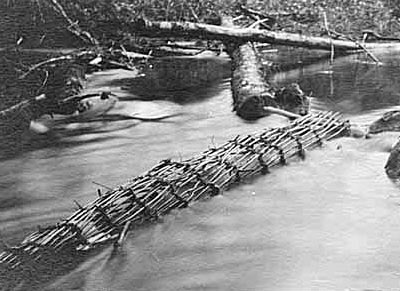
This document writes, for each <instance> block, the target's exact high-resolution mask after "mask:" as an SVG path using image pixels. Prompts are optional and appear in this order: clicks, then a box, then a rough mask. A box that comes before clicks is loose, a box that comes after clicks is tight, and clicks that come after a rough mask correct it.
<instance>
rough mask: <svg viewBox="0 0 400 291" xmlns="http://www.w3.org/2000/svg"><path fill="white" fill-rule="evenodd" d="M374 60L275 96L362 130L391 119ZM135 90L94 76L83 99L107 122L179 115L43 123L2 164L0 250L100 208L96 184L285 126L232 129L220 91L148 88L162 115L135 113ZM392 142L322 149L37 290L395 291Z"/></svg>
mask: <svg viewBox="0 0 400 291" xmlns="http://www.w3.org/2000/svg"><path fill="white" fill-rule="evenodd" d="M378 56H379V57H380V58H381V59H382V61H383V64H382V65H381V66H376V65H374V64H372V63H370V62H368V60H367V59H366V58H365V57H364V56H351V57H343V58H338V59H337V60H336V61H335V63H334V64H333V66H330V65H329V64H328V63H327V62H325V61H323V62H319V63H317V64H314V65H310V66H307V67H303V68H299V69H296V70H292V71H289V72H285V73H278V74H275V75H273V76H271V82H274V83H276V84H279V85H284V84H288V83H291V82H299V83H300V86H301V87H302V88H303V89H304V91H305V92H306V93H311V95H312V96H313V98H312V108H313V110H334V111H340V112H342V113H343V114H344V117H345V118H347V119H350V120H351V121H352V122H354V123H356V124H360V125H361V126H363V125H368V124H369V123H370V122H372V121H373V120H375V119H377V118H379V117H380V116H381V115H382V114H383V113H384V112H386V111H387V110H391V109H398V108H399V105H400V84H399V82H398V80H399V79H400V62H399V61H398V59H399V54H397V55H396V54H393V53H392V54H378ZM227 74H228V75H229V71H228V72H227ZM222 75H223V74H222ZM132 79H133V77H132V75H130V73H128V72H124V71H121V70H113V71H107V72H99V73H95V74H93V75H91V76H90V77H89V80H88V90H89V91H90V90H93V91H95V90H111V91H112V92H114V93H116V94H117V95H118V96H119V99H120V101H119V103H118V105H117V106H116V107H115V108H114V109H112V110H111V111H110V112H109V114H114V115H115V116H117V114H119V115H118V116H121V115H124V114H125V115H129V114H138V115H140V116H150V117H151V116H159V115H164V114H178V115H177V116H174V117H172V118H170V119H167V120H165V121H163V122H141V121H136V120H124V119H123V118H120V119H118V118H114V119H112V120H111V119H110V120H99V121H96V122H93V121H80V122H66V123H60V124H51V122H50V121H49V124H50V125H49V126H53V128H51V129H50V130H51V133H47V134H46V137H45V138H44V137H43V136H39V135H38V136H34V137H29V139H28V141H27V144H28V145H27V146H26V147H27V149H26V150H24V151H22V152H21V153H19V154H17V155H13V156H9V157H6V158H4V159H2V160H1V161H0V237H1V239H2V240H3V241H5V242H7V243H8V244H10V245H12V244H16V243H18V242H19V241H20V240H21V239H23V237H25V236H26V235H27V234H29V233H30V232H32V231H34V230H35V229H36V226H37V225H50V224H53V223H55V222H57V221H59V220H60V219H62V218H65V217H68V216H69V215H70V214H71V213H72V212H73V211H74V208H75V207H76V206H75V204H74V202H73V201H74V200H76V201H79V203H80V204H85V203H88V202H89V201H92V200H93V199H95V198H96V195H97V194H96V190H97V188H99V187H100V188H101V186H98V185H96V184H95V183H100V184H104V185H106V186H109V187H114V186H116V185H118V184H121V183H124V182H125V181H127V180H128V179H129V178H131V177H134V176H136V175H139V174H141V173H143V172H145V171H146V170H148V169H149V168H150V167H152V166H153V165H155V164H156V163H157V162H158V161H160V160H162V159H166V158H173V159H182V158H183V159H184V158H187V157H190V156H192V155H194V154H196V153H198V152H201V151H203V150H205V149H206V148H207V147H208V146H209V145H213V144H216V145H217V144H221V143H223V142H224V141H226V140H227V139H229V138H232V137H234V136H236V135H237V134H248V133H251V132H255V131H258V130H261V129H264V128H266V127H273V126H278V125H284V124H286V123H287V121H286V120H285V119H284V118H282V117H279V116H270V117H266V118H263V119H260V120H258V121H256V122H251V123H250V122H245V121H243V120H241V119H240V118H239V117H237V116H236V115H235V114H234V113H233V112H232V106H231V105H232V100H231V99H232V97H231V91H230V83H229V79H226V78H222V77H221V78H220V79H219V80H218V81H216V82H214V83H212V84H211V83H210V84H207V85H203V86H202V87H200V88H198V89H186V90H181V91H179V92H177V91H175V92H171V91H168V92H163V91H157V92H152V88H148V91H147V92H146V93H147V95H148V94H150V95H151V94H154V95H155V96H156V95H157V98H159V97H160V96H163V95H164V94H165V96H166V100H162V101H160V100H153V101H143V100H138V99H140V98H141V95H143V92H137V91H135V87H134V86H129V84H130V82H131V81H132ZM127 86H128V87H127ZM147 98H148V97H147ZM398 135H399V134H397V133H383V134H380V135H376V136H373V137H372V138H371V139H354V138H340V139H335V140H333V141H330V142H328V143H325V144H324V146H323V147H322V148H317V149H315V150H313V151H310V152H307V157H306V159H305V160H304V161H294V162H291V163H289V165H287V166H285V167H281V168H277V169H274V170H272V171H271V173H270V174H269V175H266V176H262V177H259V178H257V179H255V180H252V181H251V182H248V183H245V184H242V185H238V186H237V187H235V188H233V189H232V190H229V191H227V192H225V193H223V195H220V196H217V197H215V198H213V199H211V200H207V201H204V202H198V203H196V204H194V205H192V206H191V207H189V208H187V209H183V210H179V211H174V212H172V213H171V214H169V215H168V216H166V217H164V218H163V219H162V221H161V222H159V223H155V224H152V225H149V226H147V227H144V228H140V229H137V230H134V231H132V232H130V233H129V235H128V237H127V239H126V241H125V244H124V245H123V247H122V249H120V250H119V251H118V252H115V251H113V249H112V247H106V248H105V249H103V250H101V252H100V253H97V254H95V255H93V256H90V257H89V258H88V259H87V260H85V261H84V262H83V263H81V264H80V265H79V266H78V267H77V268H75V269H74V270H73V271H72V272H70V273H68V274H65V275H63V276H61V277H58V278H55V279H54V280H53V281H51V282H49V284H46V285H45V286H42V287H41V290H54V291H55V290H60V291H61V290H63V291H64V290H65V291H70V290H71V291H72V290H82V291H83V290H85V291H106V290H107V291H126V290H137V291H150V290H151V291H154V290H165V291H169V290H170V291H178V290H271V291H286V290H287V291H290V290H293V291H294V290H399V289H400V248H399V244H400V206H399V203H400V188H399V187H398V185H396V184H395V183H393V182H392V181H391V180H389V179H388V178H387V177H386V175H385V172H384V169H383V167H384V165H385V162H386V160H387V157H388V150H389V148H390V146H391V144H393V143H394V142H395V141H396V140H397V138H398ZM93 182H95V183H93ZM0 284H1V283H0ZM32 287H33V286H32Z"/></svg>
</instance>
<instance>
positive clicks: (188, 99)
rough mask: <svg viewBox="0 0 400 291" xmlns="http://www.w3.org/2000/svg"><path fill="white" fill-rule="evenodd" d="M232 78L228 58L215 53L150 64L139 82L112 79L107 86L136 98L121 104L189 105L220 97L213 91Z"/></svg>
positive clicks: (150, 62) (142, 72) (162, 59)
mask: <svg viewBox="0 0 400 291" xmlns="http://www.w3.org/2000/svg"><path fill="white" fill-rule="evenodd" d="M229 77H230V61H229V58H228V57H227V56H225V57H218V56H216V55H215V54H214V53H212V54H211V55H209V54H208V55H206V56H201V55H199V56H194V57H165V58H159V59H154V60H150V61H149V62H148V63H147V64H145V65H144V67H143V69H142V71H141V74H140V75H139V76H137V77H136V78H119V79H113V80H111V81H110V83H109V84H108V85H109V86H111V87H122V89H123V90H125V91H127V92H129V93H131V94H133V95H134V96H130V97H123V98H122V99H121V100H126V101H127V100H147V101H151V100H159V99H163V100H169V101H173V102H177V103H180V104H186V103H192V102H198V101H201V100H203V99H204V98H207V97H210V96H213V95H214V94H210V93H215V94H218V92H210V90H214V91H216V90H217V88H218V86H217V85H218V84H219V83H220V82H221V80H223V79H226V78H229Z"/></svg>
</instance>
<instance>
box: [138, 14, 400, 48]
mask: <svg viewBox="0 0 400 291" xmlns="http://www.w3.org/2000/svg"><path fill="white" fill-rule="evenodd" d="M132 30H134V31H135V32H137V33H140V34H142V35H147V36H161V35H162V36H171V37H188V36H189V37H191V38H202V39H214V40H222V41H236V42H248V41H250V42H260V43H272V44H278V45H287V46H296V47H307V48H312V49H322V50H329V51H330V50H331V47H332V44H333V46H334V48H335V51H349V52H350V51H360V49H361V48H360V45H359V44H358V43H356V42H353V41H350V40H338V39H330V38H327V37H316V36H306V35H302V34H295V33H288V32H277V31H268V30H259V29H250V28H232V27H224V26H217V25H209V24H201V23H192V22H166V21H161V22H150V21H147V20H143V19H139V20H137V21H135V22H134V23H133V25H132ZM399 47H400V43H399V42H386V43H382V42H381V43H378V42H376V43H374V42H371V43H366V44H365V48H366V49H368V50H373V49H389V48H399Z"/></svg>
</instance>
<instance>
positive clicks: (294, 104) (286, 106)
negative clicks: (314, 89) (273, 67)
mask: <svg viewBox="0 0 400 291" xmlns="http://www.w3.org/2000/svg"><path fill="white" fill-rule="evenodd" d="M226 46H227V51H228V53H229V55H230V57H231V59H232V62H231V69H232V73H231V89H232V97H233V111H236V113H237V114H238V115H239V116H240V117H242V118H244V119H247V120H254V119H257V118H260V117H263V116H266V115H269V114H271V113H277V112H278V111H275V112H274V111H273V110H271V108H272V107H273V108H278V109H281V110H280V111H279V114H280V113H282V110H284V111H287V113H286V116H288V117H289V118H295V116H298V115H305V114H307V113H308V110H309V100H308V98H307V97H306V96H305V94H304V93H303V91H302V90H301V89H300V87H299V86H298V85H297V84H291V85H289V86H287V87H284V88H281V89H279V90H277V89H275V88H273V87H272V86H271V84H269V83H268V82H267V80H266V78H265V76H264V73H265V70H263V68H262V65H261V62H260V60H259V58H258V55H257V52H256V49H255V48H254V46H253V44H252V43H245V44H236V43H232V44H226ZM267 71H269V70H267ZM291 113H292V114H291Z"/></svg>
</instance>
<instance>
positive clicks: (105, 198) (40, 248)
mask: <svg viewBox="0 0 400 291" xmlns="http://www.w3.org/2000/svg"><path fill="white" fill-rule="evenodd" d="M348 132H349V123H348V122H345V121H343V120H341V119H340V116H339V114H336V113H331V112H320V113H318V114H315V115H307V116H305V117H302V118H298V119H297V120H295V121H294V122H292V123H291V124H290V125H289V126H286V127H282V128H274V129H267V130H265V131H263V132H261V133H258V134H254V135H245V136H237V137H235V138H234V139H232V140H230V141H228V142H226V143H225V144H223V145H222V146H220V147H217V148H210V149H208V150H206V151H205V152H203V153H201V154H200V155H197V156H195V157H193V158H190V159H187V160H184V161H171V160H163V161H161V162H160V163H159V164H158V165H156V166H155V167H153V168H152V169H150V170H149V171H148V172H146V173H145V174H143V175H141V176H138V177H136V178H134V179H132V180H131V181H129V182H127V183H126V184H124V185H121V186H119V187H117V188H115V189H113V190H110V191H108V192H107V193H104V194H102V195H99V197H98V198H97V199H96V200H95V201H93V202H92V203H90V204H88V205H86V206H84V207H82V206H79V205H78V206H79V209H78V210H77V211H76V212H75V213H74V214H72V216H70V217H69V218H68V219H66V220H64V221H62V222H60V223H58V224H56V225H54V226H51V227H46V228H39V229H38V230H37V231H36V232H34V233H32V234H31V235H29V236H28V237H26V238H25V239H24V240H23V241H22V243H20V244H19V245H17V246H13V247H6V248H5V249H4V250H3V252H2V253H0V278H1V277H3V278H4V277H7V278H8V279H9V278H10V275H7V274H16V275H15V276H14V279H15V280H18V279H17V278H19V277H20V276H21V274H35V273H43V272H46V271H48V270H53V268H56V267H57V265H60V264H61V263H60V262H62V261H63V260H64V259H70V258H71V257H74V256H78V255H79V254H84V253H85V251H87V250H90V249H94V248H95V247H96V246H98V245H99V244H104V243H105V242H110V241H114V242H118V241H119V240H121V238H122V237H123V236H125V234H126V231H127V230H128V229H129V228H132V227H134V226H137V225H139V224H142V223H143V222H146V221H152V220H154V219H157V218H158V217H160V216H162V215H164V214H166V213H168V212H169V211H171V210H172V209H175V208H182V207H186V206H188V205H189V204H190V203H191V202H194V201H197V200H199V199H203V198H207V197H211V196H215V195H217V194H219V193H220V192H221V190H225V189H227V188H228V187H229V186H232V185H233V184H235V183H238V182H240V181H242V180H243V179H246V178H248V177H254V176H256V175H259V174H266V173H268V171H269V169H270V168H272V167H275V166H278V165H283V164H285V163H286V161H287V160H288V159H291V158H295V157H300V158H304V157H305V150H308V149H311V148H314V147H316V146H318V145H321V144H322V141H323V140H328V139H332V138H334V137H337V136H344V135H347V134H348Z"/></svg>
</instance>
